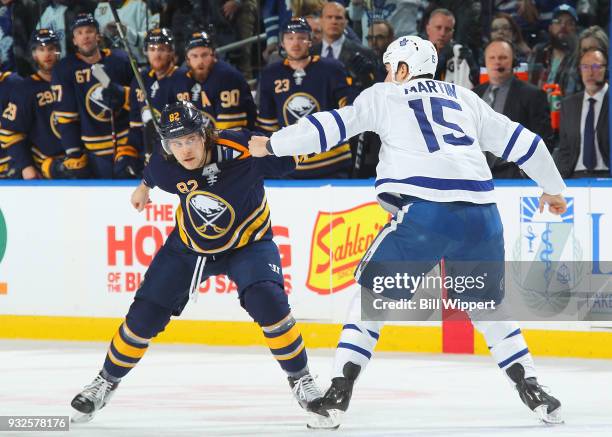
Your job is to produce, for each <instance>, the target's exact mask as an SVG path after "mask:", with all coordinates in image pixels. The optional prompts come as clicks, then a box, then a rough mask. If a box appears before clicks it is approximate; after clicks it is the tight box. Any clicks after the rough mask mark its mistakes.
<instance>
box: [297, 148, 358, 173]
mask: <svg viewBox="0 0 612 437" xmlns="http://www.w3.org/2000/svg"><path fill="white" fill-rule="evenodd" d="M344 161H346V162H350V161H351V147H350V145H349V144H348V143H344V144H341V145H339V146H337V147H334V148H333V149H331V150H328V151H326V152H323V153H319V154H317V155H314V156H311V157H307V158H304V159H303V160H302V161H301V162H300V163H299V164H298V165H297V168H296V171H307V170H312V169H321V168H326V167H331V166H336V165H337V164H338V163H342V164H344V163H345V162H344Z"/></svg>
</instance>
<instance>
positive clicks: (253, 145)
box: [249, 135, 272, 158]
mask: <svg viewBox="0 0 612 437" xmlns="http://www.w3.org/2000/svg"><path fill="white" fill-rule="evenodd" d="M268 141H270V139H269V138H268V137H264V136H255V135H254V136H252V137H251V139H250V140H249V152H250V153H251V155H252V156H254V157H255V158H263V157H264V156H268V155H272V153H271V152H270V150H269V149H270V146H269V145H268Z"/></svg>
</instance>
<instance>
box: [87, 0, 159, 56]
mask: <svg viewBox="0 0 612 437" xmlns="http://www.w3.org/2000/svg"><path fill="white" fill-rule="evenodd" d="M110 3H112V4H113V6H114V7H115V8H117V14H118V15H119V19H120V20H121V23H122V24H123V26H124V29H123V32H124V33H125V35H126V37H127V40H128V44H129V46H130V49H131V50H132V53H133V55H134V57H135V58H136V61H137V62H138V63H139V64H141V65H144V64H146V62H147V58H146V56H145V54H144V46H143V43H144V38H145V36H146V35H147V31H148V30H149V29H154V28H156V27H159V15H151V11H150V10H149V7H148V6H147V4H146V3H145V2H144V1H143V0H112V1H111V2H100V3H98V6H97V7H96V10H95V12H94V18H95V19H96V21H97V22H98V23H99V24H100V33H101V34H102V36H103V37H104V38H105V39H106V40H107V44H106V46H107V47H116V48H121V49H123V44H122V43H121V41H120V39H119V32H118V30H117V24H116V23H115V19H114V17H113V14H112V12H111V8H110Z"/></svg>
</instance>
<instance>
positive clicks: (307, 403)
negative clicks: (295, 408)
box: [288, 373, 335, 429]
mask: <svg viewBox="0 0 612 437" xmlns="http://www.w3.org/2000/svg"><path fill="white" fill-rule="evenodd" d="M288 379H289V385H290V386H291V391H292V392H293V396H294V397H295V399H296V400H297V401H298V404H300V407H302V408H303V409H304V410H306V411H307V412H308V416H309V418H308V424H307V426H308V428H313V429H333V427H334V425H335V421H334V419H333V417H332V416H330V415H329V414H327V412H325V411H323V412H321V413H319V412H317V411H315V410H313V409H312V408H311V406H312V405H314V403H315V402H316V401H318V400H319V399H321V398H322V397H323V392H321V389H319V387H318V386H317V384H316V382H315V380H314V378H313V377H312V375H311V374H310V373H307V374H306V375H304V376H302V377H301V378H294V377H292V376H290V377H289V378H288Z"/></svg>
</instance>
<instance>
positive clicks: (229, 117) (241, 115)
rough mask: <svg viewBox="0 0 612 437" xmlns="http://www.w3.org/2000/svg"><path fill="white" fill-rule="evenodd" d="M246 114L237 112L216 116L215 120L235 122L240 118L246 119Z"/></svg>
mask: <svg viewBox="0 0 612 437" xmlns="http://www.w3.org/2000/svg"><path fill="white" fill-rule="evenodd" d="M246 116H247V113H246V112H239V113H236V114H219V115H217V120H236V119H241V118H246Z"/></svg>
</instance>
